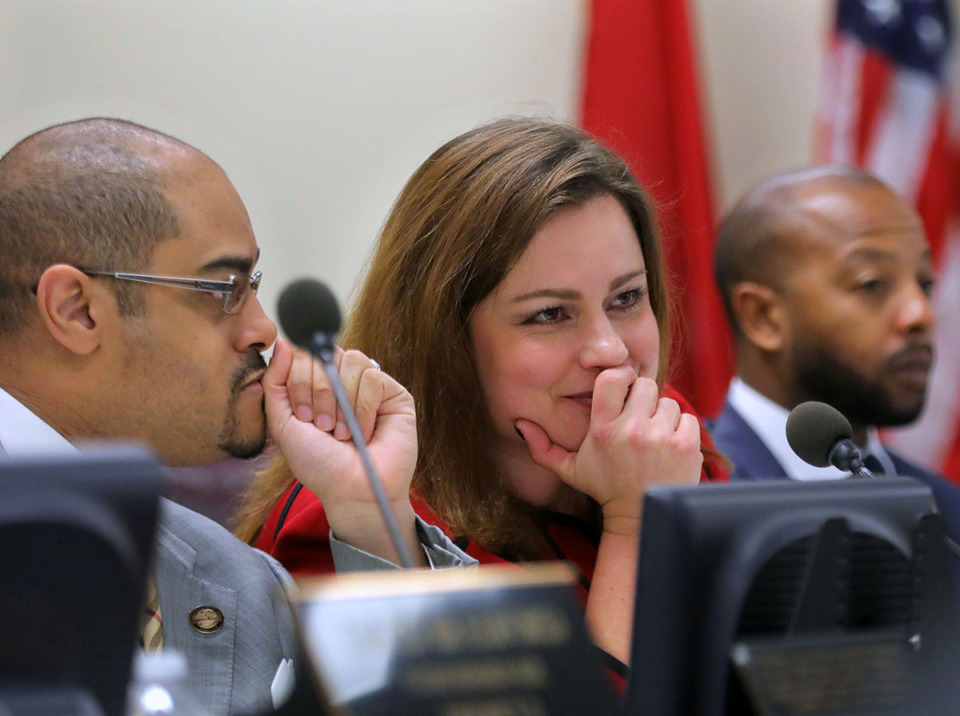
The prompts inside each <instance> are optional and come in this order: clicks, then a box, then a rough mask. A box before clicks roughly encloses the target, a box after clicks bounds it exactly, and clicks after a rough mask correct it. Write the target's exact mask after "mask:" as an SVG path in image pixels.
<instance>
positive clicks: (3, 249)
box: [0, 118, 203, 336]
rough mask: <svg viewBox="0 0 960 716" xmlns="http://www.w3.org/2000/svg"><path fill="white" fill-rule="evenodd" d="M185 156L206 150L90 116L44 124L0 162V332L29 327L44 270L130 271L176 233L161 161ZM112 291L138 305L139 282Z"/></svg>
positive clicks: (133, 309) (127, 305)
mask: <svg viewBox="0 0 960 716" xmlns="http://www.w3.org/2000/svg"><path fill="white" fill-rule="evenodd" d="M183 154H192V155H199V156H203V155H202V154H201V153H200V152H198V151H197V150H196V149H194V148H193V147H190V146H189V145H187V144H185V143H183V142H181V141H179V140H177V139H174V138H173V137H170V136H168V135H166V134H163V133H161V132H157V131H155V130H152V129H149V128H147V127H143V126H140V125H138V124H134V123H132V122H127V121H124V120H118V119H104V118H95V119H84V120H79V121H76V122H68V123H66V124H59V125H56V126H53V127H49V128H47V129H44V130H41V131H40V132H37V133H35V134H32V135H30V136H29V137H27V138H26V139H23V140H22V141H20V142H19V143H18V144H16V145H15V146H14V147H13V148H12V149H11V150H10V151H8V152H7V153H6V154H5V155H4V156H3V157H2V158H0V336H13V335H17V334H18V333H20V332H21V331H22V330H23V329H24V328H25V326H26V325H27V324H28V322H29V320H30V316H31V315H32V312H31V310H30V309H31V306H32V303H33V300H34V297H33V295H32V291H33V290H34V288H35V286H36V283H37V281H38V279H39V278H40V275H41V274H42V273H43V271H44V270H45V269H46V268H47V267H48V266H51V265H53V264H56V263H67V264H71V265H74V266H78V267H84V268H95V269H105V270H113V271H136V270H139V269H142V268H143V267H144V266H146V265H147V263H148V262H149V260H150V256H151V254H152V252H153V249H154V248H155V247H156V245H157V244H158V243H160V242H162V241H164V240H166V239H169V238H173V237H175V236H177V235H178V233H179V227H178V224H177V217H176V214H175V212H174V211H173V210H172V208H171V206H170V203H169V202H168V201H167V198H166V190H167V189H168V185H169V182H170V181H171V177H170V176H169V175H168V173H167V172H166V165H167V162H168V161H169V158H170V157H171V156H177V155H183ZM112 288H113V290H115V292H116V294H117V300H118V304H119V307H120V310H121V312H123V313H124V314H125V315H130V314H136V313H137V312H138V311H141V310H142V306H143V302H142V295H143V290H144V289H143V288H142V287H140V286H135V285H130V284H127V283H121V282H116V285H115V286H113V287H112Z"/></svg>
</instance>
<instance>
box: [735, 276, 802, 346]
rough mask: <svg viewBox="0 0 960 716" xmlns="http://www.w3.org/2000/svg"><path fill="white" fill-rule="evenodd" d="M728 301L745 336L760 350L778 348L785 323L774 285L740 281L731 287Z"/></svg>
mask: <svg viewBox="0 0 960 716" xmlns="http://www.w3.org/2000/svg"><path fill="white" fill-rule="evenodd" d="M730 301H731V304H732V306H733V311H734V313H735V314H736V316H737V322H738V323H739V324H740V332H741V333H742V334H743V336H744V337H745V338H746V340H748V341H750V343H752V344H753V345H754V346H756V347H757V348H759V349H760V350H763V351H778V350H780V349H781V348H782V347H783V344H784V341H785V340H786V335H787V331H788V329H789V325H788V320H787V315H786V311H785V310H784V306H783V303H782V301H781V297H780V295H779V294H778V293H777V291H776V290H775V289H773V288H771V287H770V286H764V285H763V284H759V283H753V282H751V281H744V282H743V283H738V284H737V285H736V286H735V287H734V288H733V292H732V293H731V296H730Z"/></svg>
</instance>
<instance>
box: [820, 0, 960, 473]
mask: <svg viewBox="0 0 960 716" xmlns="http://www.w3.org/2000/svg"><path fill="white" fill-rule="evenodd" d="M952 41H953V32H952V27H951V23H950V15H949V7H948V5H947V2H946V0H838V2H837V5H836V22H835V25H834V30H833V34H832V36H831V38H830V43H829V47H828V51H827V58H826V63H825V72H824V82H823V94H822V103H821V107H820V110H819V114H818V120H817V142H816V144H817V153H818V157H817V158H818V159H820V160H824V161H834V162H844V163H847V164H854V165H858V166H862V167H864V168H866V169H868V170H869V171H871V172H873V173H874V174H876V175H877V176H879V177H881V178H882V179H884V180H885V181H887V182H888V183H889V184H890V185H891V186H893V187H894V188H895V189H896V190H897V191H899V192H900V193H901V194H902V195H903V196H904V197H906V198H907V199H908V200H910V201H912V202H914V204H915V205H916V207H917V209H918V210H919V212H920V214H921V216H922V217H923V220H924V224H925V226H926V230H927V236H928V238H929V240H930V245H931V249H932V252H933V257H934V264H935V267H936V270H937V274H938V279H939V280H938V287H937V289H936V292H935V294H934V311H935V312H936V316H937V329H936V333H937V345H938V356H939V358H938V361H937V363H936V366H935V368H934V371H933V375H932V378H931V386H930V391H929V395H928V400H927V407H926V409H925V411H924V414H923V415H922V416H921V418H920V420H919V421H918V422H917V423H915V424H914V425H913V426H911V427H910V428H906V429H904V430H898V431H893V432H891V433H890V434H888V435H887V439H888V440H889V442H890V443H891V444H892V445H894V446H895V447H896V449H897V450H898V451H900V452H902V453H903V454H904V455H907V456H909V457H911V458H913V459H915V460H917V461H918V462H921V463H924V464H926V465H928V466H930V467H932V468H934V469H939V470H940V471H941V472H943V473H944V474H946V475H947V476H949V477H950V478H951V479H953V480H954V481H957V482H960V361H958V357H960V161H958V160H960V104H957V101H956V100H957V98H958V97H960V92H958V91H957V90H958V89H960V87H957V86H956V79H957V71H956V67H955V64H954V61H955V55H954V52H953V47H952Z"/></svg>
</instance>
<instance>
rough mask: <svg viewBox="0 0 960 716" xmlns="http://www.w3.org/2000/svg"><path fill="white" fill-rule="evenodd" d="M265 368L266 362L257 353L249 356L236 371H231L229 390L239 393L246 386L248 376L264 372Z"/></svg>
mask: <svg viewBox="0 0 960 716" xmlns="http://www.w3.org/2000/svg"><path fill="white" fill-rule="evenodd" d="M266 367H267V362H266V361H265V360H264V359H263V356H262V355H260V354H259V353H257V352H253V353H251V354H249V356H248V357H247V359H246V360H244V362H243V363H242V364H241V365H239V366H237V369H236V370H234V371H233V375H232V376H230V389H231V390H232V391H233V392H234V393H238V392H240V390H241V388H243V386H244V385H246V383H247V381H248V380H249V378H250V376H251V375H253V374H254V373H256V372H258V371H261V370H265V369H266Z"/></svg>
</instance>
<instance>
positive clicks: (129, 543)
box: [0, 446, 161, 714]
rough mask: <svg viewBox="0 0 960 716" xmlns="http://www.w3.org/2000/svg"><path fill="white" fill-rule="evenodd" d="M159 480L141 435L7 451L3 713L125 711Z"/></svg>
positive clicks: (3, 479)
mask: <svg viewBox="0 0 960 716" xmlns="http://www.w3.org/2000/svg"><path fill="white" fill-rule="evenodd" d="M160 485H161V468H160V466H159V463H158V462H157V461H156V460H155V459H154V458H153V457H151V456H150V455H149V454H148V453H147V452H146V451H144V450H142V449H140V448H137V447H133V446H113V447H104V448H96V449H93V450H90V451H87V452H82V453H77V454H73V455H63V456H53V457H41V458H36V459H22V458H5V459H2V460H0V585H2V587H0V712H3V711H4V707H6V709H7V710H8V711H9V712H12V713H14V714H20V713H57V712H62V713H67V712H76V713H96V712H97V710H98V709H99V710H100V711H102V712H103V713H106V714H120V713H123V710H124V699H125V693H126V688H127V682H128V680H129V677H130V668H131V663H132V658H133V654H134V650H135V648H136V637H137V633H138V631H137V630H138V625H139V619H140V612H141V609H142V600H143V597H144V593H145V591H144V590H145V585H146V577H147V570H148V564H149V560H150V556H151V554H152V545H153V533H154V527H155V523H156V518H157V506H158V498H159V494H160ZM60 709H70V711H61V710H60Z"/></svg>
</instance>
